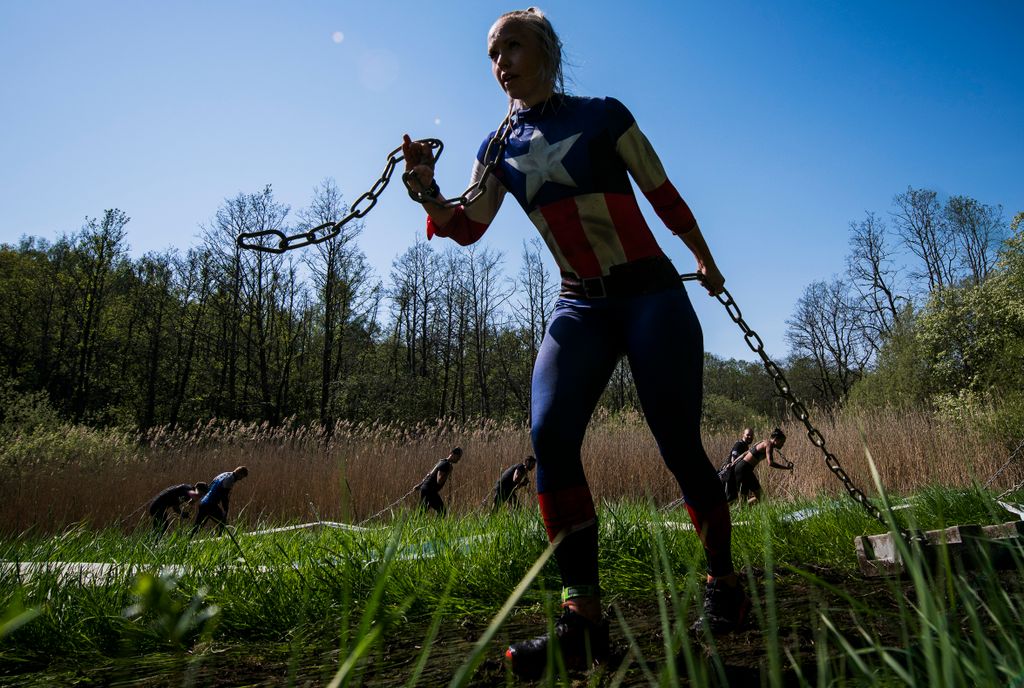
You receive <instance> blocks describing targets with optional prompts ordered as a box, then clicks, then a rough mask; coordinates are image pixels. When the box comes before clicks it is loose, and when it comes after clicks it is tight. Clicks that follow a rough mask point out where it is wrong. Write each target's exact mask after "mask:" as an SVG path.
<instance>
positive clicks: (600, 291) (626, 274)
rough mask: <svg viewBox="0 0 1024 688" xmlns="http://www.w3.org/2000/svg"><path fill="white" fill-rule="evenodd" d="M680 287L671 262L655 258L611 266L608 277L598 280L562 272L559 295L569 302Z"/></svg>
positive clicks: (676, 273) (598, 278)
mask: <svg viewBox="0 0 1024 688" xmlns="http://www.w3.org/2000/svg"><path fill="white" fill-rule="evenodd" d="M681 286H682V281H681V280H680V278H679V273H678V272H676V269H675V268H674V267H673V266H672V261H670V260H669V259H668V258H666V257H665V256H656V257H653V258H642V259H640V260H635V261H633V262H631V263H623V264H622V265H613V266H612V267H611V269H610V270H609V271H608V274H607V275H603V276H601V277H578V276H576V275H574V274H572V273H571V272H563V273H562V293H561V295H562V296H565V297H569V298H573V299H604V298H609V297H611V298H614V297H621V296H640V295H642V294H652V293H654V292H656V291H664V290H666V289H671V288H673V287H680V288H681Z"/></svg>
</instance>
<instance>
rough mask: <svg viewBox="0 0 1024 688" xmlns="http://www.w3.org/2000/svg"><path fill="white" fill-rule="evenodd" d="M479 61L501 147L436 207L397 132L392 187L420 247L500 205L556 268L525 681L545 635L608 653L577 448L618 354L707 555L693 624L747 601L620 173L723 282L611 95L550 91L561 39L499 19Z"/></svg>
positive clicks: (424, 166)
mask: <svg viewBox="0 0 1024 688" xmlns="http://www.w3.org/2000/svg"><path fill="white" fill-rule="evenodd" d="M487 54H488V57H489V58H490V62H491V71H492V73H493V75H494V78H495V79H496V80H497V82H498V84H499V85H500V87H501V89H502V91H503V92H504V94H505V95H506V96H507V98H508V102H509V106H510V110H511V117H512V120H511V126H510V128H509V129H508V130H507V133H508V136H507V140H506V141H505V146H504V148H502V147H501V146H498V145H494V146H491V145H489V144H490V142H491V140H492V137H493V134H492V135H488V136H486V137H485V138H484V139H483V142H482V144H481V146H480V148H479V149H478V153H477V157H476V160H475V162H474V165H473V172H472V176H471V185H475V187H476V188H477V189H478V190H479V194H478V195H477V196H475V197H474V201H473V203H472V204H471V205H464V204H456V205H443V204H444V203H445V201H444V197H443V195H442V194H441V190H440V188H439V187H438V185H437V181H436V179H435V178H434V164H435V159H434V155H433V151H432V148H431V146H430V144H429V143H426V142H419V141H413V140H412V139H411V138H410V137H409V136H408V135H405V137H404V139H403V145H402V153H403V159H404V161H405V166H406V169H405V175H404V178H405V179H406V180H407V181H408V183H409V184H410V187H411V188H412V190H413V191H415V192H417V193H418V194H420V198H417V199H416V200H419V201H421V202H422V203H423V208H424V210H425V211H426V213H427V215H428V216H429V217H428V218H427V236H428V238H429V237H433V236H441V237H448V238H451V239H452V240H454V241H456V242H458V243H459V244H462V245H469V244H472V243H473V242H475V241H477V240H478V239H480V237H481V236H482V235H483V234H484V232H485V231H486V230H487V228H488V226H489V225H490V224H491V222H492V221H493V220H494V218H495V216H496V215H497V213H498V210H499V208H500V206H501V203H502V201H503V200H504V198H505V197H506V196H510V197H511V198H513V199H515V201H516V202H517V203H518V204H519V206H520V207H521V208H522V209H523V210H524V212H525V213H526V214H527V216H528V217H529V218H530V219H531V220H532V221H533V222H534V224H535V226H536V227H537V229H538V231H539V232H540V233H541V235H542V236H543V238H544V240H545V242H546V244H547V245H548V247H549V248H550V249H551V252H552V254H553V257H554V259H555V262H556V263H557V264H558V267H559V268H560V270H561V274H562V291H561V294H560V297H559V299H558V301H557V303H556V305H555V309H554V312H553V313H552V315H551V318H550V321H549V326H548V330H547V332H546V333H545V335H544V339H543V342H542V344H541V346H540V350H539V351H538V354H537V360H536V363H535V365H534V371H533V382H532V389H531V419H532V423H531V439H532V441H533V454H534V456H536V457H537V499H538V502H539V504H540V511H541V516H542V518H543V520H544V525H545V528H546V530H547V535H548V538H549V540H550V541H551V542H557V543H558V545H557V547H556V549H555V554H554V556H555V559H556V560H557V563H558V568H559V571H560V573H561V578H562V601H563V613H562V616H561V618H560V619H559V620H558V622H557V623H556V624H555V627H554V632H553V634H552V635H542V636H539V637H537V638H534V639H532V640H526V641H523V642H517V643H512V645H511V646H510V647H509V648H508V650H507V651H506V653H505V656H506V659H507V660H508V662H509V663H510V664H511V669H512V671H513V672H514V673H516V674H517V675H518V676H520V677H522V678H533V677H535V676H538V675H539V674H540V673H542V672H543V670H544V667H545V666H546V665H547V660H548V654H549V645H550V644H551V643H552V642H554V643H555V644H556V645H557V650H556V649H554V648H552V651H557V652H559V653H560V654H561V657H562V660H563V661H564V662H565V664H566V666H567V667H569V668H585V667H586V666H587V665H589V663H590V661H591V660H593V659H599V658H601V657H605V656H607V653H608V647H609V637H608V627H609V624H608V620H607V617H606V616H605V614H604V610H603V605H602V603H601V597H602V590H601V586H600V580H599V575H598V525H597V512H596V509H595V506H594V499H593V497H592V495H591V491H590V487H589V485H588V483H587V478H586V474H585V472H584V469H583V462H582V456H581V450H582V446H583V439H584V434H585V433H586V429H587V425H588V423H589V421H590V418H591V416H592V414H593V412H594V408H595V407H596V405H597V403H598V401H599V399H600V397H601V394H602V393H603V391H604V389H605V387H606V386H607V384H608V381H609V379H610V378H611V375H612V373H613V372H614V370H615V366H616V364H617V363H618V361H619V360H620V359H621V358H622V357H623V356H625V357H627V358H628V360H629V365H630V369H631V371H632V374H633V380H634V382H635V384H636V389H637V394H638V396H639V397H640V401H641V406H642V408H643V412H644V416H645V418H646V420H647V423H648V425H649V426H650V428H651V431H652V433H653V434H654V437H655V439H656V441H657V444H658V448H659V450H660V452H661V455H662V458H663V459H664V461H665V464H666V466H667V467H668V469H669V470H670V471H671V473H672V475H673V476H674V477H675V479H676V482H677V483H678V485H679V488H680V491H681V492H682V495H683V498H684V500H685V502H686V507H687V510H688V512H689V514H690V518H691V519H692V521H693V524H694V527H695V530H696V532H697V535H698V537H699V538H700V542H701V544H702V545H703V546H704V551H705V554H706V557H707V563H708V576H707V586H706V588H705V595H704V607H703V613H702V614H701V617H700V619H699V620H698V622H697V629H698V630H700V631H701V632H703V630H705V629H706V630H708V631H710V632H711V633H725V632H729V631H731V630H733V629H735V628H737V627H738V626H740V625H741V624H742V623H743V621H744V619H745V617H746V612H747V610H748V609H749V607H750V603H749V601H748V599H747V596H746V594H745V593H744V592H743V589H742V588H741V586H740V585H739V581H738V576H737V574H736V571H735V569H734V568H733V563H732V544H731V543H732V540H731V538H732V526H731V521H730V515H729V504H728V503H727V502H726V500H725V494H724V493H723V491H722V487H721V483H720V482H719V480H718V474H717V471H716V469H715V466H714V465H713V464H712V463H711V460H710V459H709V458H708V455H707V452H706V451H705V449H704V446H703V442H702V440H701V434H700V417H701V405H702V395H703V363H704V345H703V334H702V332H701V327H700V323H699V321H698V320H697V316H696V313H695V312H694V310H693V306H692V304H691V303H690V299H689V296H688V295H687V293H686V290H685V289H684V288H683V284H682V282H681V280H680V278H679V272H678V271H677V270H676V268H675V267H674V266H673V265H672V263H671V261H670V260H669V259H668V257H667V256H666V254H665V253H664V251H662V249H661V247H660V246H659V244H658V242H657V240H656V239H655V236H654V233H653V232H652V231H651V229H650V228H649V227H648V225H647V222H646V220H645V219H644V216H643V213H642V212H641V210H640V205H639V203H638V202H637V199H636V195H635V193H634V191H633V186H632V183H631V181H630V178H632V181H633V182H635V183H636V186H637V187H638V188H639V189H640V191H641V192H642V193H643V194H644V196H645V197H646V199H647V200H648V201H649V202H650V204H651V205H652V206H653V207H654V210H655V212H656V213H657V214H658V217H659V218H660V219H661V221H662V222H663V223H664V224H665V226H666V227H667V228H668V229H669V231H670V232H672V233H673V234H674V235H676V236H678V237H679V239H680V240H681V241H682V242H683V243H684V244H685V245H686V247H687V248H688V249H689V251H690V252H691V253H692V255H693V258H694V260H695V261H696V272H697V274H698V276H699V279H700V281H701V283H702V285H703V286H704V288H705V289H707V291H708V293H709V294H711V295H712V296H713V295H716V294H720V293H722V291H723V290H724V285H725V278H724V277H723V276H722V273H721V272H720V271H719V269H718V267H717V265H716V263H715V260H714V257H713V256H712V254H711V250H710V249H709V248H708V245H707V243H706V242H705V240H704V236H703V234H702V233H701V229H700V228H699V227H698V225H697V220H696V219H695V218H694V215H693V213H692V212H691V211H690V208H689V206H688V205H687V204H686V202H685V201H684V200H683V198H682V196H681V195H680V194H679V192H678V191H677V190H676V188H675V186H674V185H673V184H672V182H671V181H670V180H669V178H668V176H667V175H666V173H665V168H664V167H663V166H662V163H661V160H660V159H659V157H658V154H657V153H656V152H655V150H654V147H653V146H652V145H651V143H650V142H649V141H648V139H647V138H646V136H645V135H644V134H643V132H642V131H641V130H640V128H639V126H638V124H637V122H636V120H635V119H634V117H633V114H632V113H631V112H630V111H629V109H627V107H626V106H625V105H624V104H623V103H621V102H620V101H618V100H616V99H614V98H590V97H582V96H574V95H569V94H567V93H565V89H564V83H563V82H564V80H563V77H562V44H561V40H560V39H559V37H558V34H557V33H556V32H555V30H554V28H553V27H552V25H551V22H550V21H549V20H548V18H547V17H546V16H545V15H544V13H543V12H542V11H540V10H539V9H537V8H534V7H531V8H529V9H526V10H516V11H513V12H507V13H505V14H503V15H501V16H500V17H498V20H497V21H496V22H495V23H494V24H493V25H492V26H491V28H490V30H489V31H488V34H487ZM453 95H454V94H453ZM411 104H412V105H415V103H414V102H413V103H411ZM485 173H486V174H489V176H488V177H487V178H486V183H485V184H484V185H483V186H482V188H481V187H480V186H479V184H478V182H480V181H481V180H482V179H483V178H484V175H485ZM470 188H474V186H471V187H470ZM430 199H433V201H436V202H432V201H431V200H430Z"/></svg>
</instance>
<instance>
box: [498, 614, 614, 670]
mask: <svg viewBox="0 0 1024 688" xmlns="http://www.w3.org/2000/svg"><path fill="white" fill-rule="evenodd" d="M555 641H556V643H557V646H556V647H557V649H558V650H559V651H560V652H561V653H562V660H563V661H564V662H565V667H566V668H567V669H575V670H580V669H587V668H589V667H590V665H591V664H593V662H594V661H595V660H599V659H603V658H604V657H606V656H607V655H608V619H605V618H602V619H601V622H600V623H594V622H593V621H591V620H590V619H587V618H586V617H584V616H580V615H579V614H577V613H576V612H574V611H572V610H571V609H569V608H568V607H566V608H565V610H564V611H563V612H562V616H561V618H559V619H558V621H556V622H555ZM550 642H551V637H550V635H548V634H545V635H542V636H539V637H537V638H534V639H532V640H525V641H523V642H521V643H513V644H512V645H511V646H510V647H509V648H508V650H506V651H505V659H506V660H508V662H509V664H510V665H511V667H512V672H513V673H514V674H515V675H516V676H518V677H520V678H523V679H526V680H530V681H535V680H537V679H539V678H540V677H541V675H542V674H543V673H544V667H546V666H547V663H548V643H550Z"/></svg>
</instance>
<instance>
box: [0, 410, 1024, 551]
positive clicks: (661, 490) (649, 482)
mask: <svg viewBox="0 0 1024 688" xmlns="http://www.w3.org/2000/svg"><path fill="white" fill-rule="evenodd" d="M813 420H814V422H815V424H816V426H817V427H818V428H819V430H820V431H821V433H822V435H823V436H824V437H825V440H826V443H827V445H826V446H827V447H828V448H829V449H830V450H831V451H832V452H833V453H834V454H835V455H836V456H837V457H838V459H839V461H840V462H841V464H842V465H843V467H844V469H845V470H846V471H847V473H848V474H849V475H850V477H851V479H852V480H853V482H854V483H855V484H856V485H857V486H858V487H860V488H861V489H862V490H863V491H864V492H865V493H867V494H868V495H869V496H870V495H873V494H874V492H875V490H874V488H873V485H872V483H871V480H870V474H869V471H868V467H867V460H866V458H865V451H864V448H865V443H866V446H867V448H868V449H869V450H870V452H871V454H872V456H873V458H874V460H875V462H876V464H877V466H878V469H879V471H880V473H881V477H882V481H883V485H885V486H886V488H887V489H888V490H889V491H891V492H893V493H896V494H899V493H909V492H912V491H914V490H916V489H919V488H921V487H923V486H926V485H934V484H941V485H945V486H966V485H969V484H970V483H971V482H972V481H981V482H984V481H986V480H988V479H989V477H991V476H992V475H994V474H995V473H996V471H998V469H999V468H1000V467H1002V466H1003V464H1004V463H1005V462H1006V459H1007V456H1006V451H1005V449H1004V448H1003V447H1001V446H1000V445H998V444H997V443H996V442H994V441H991V440H988V439H987V438H985V437H982V436H980V435H977V434H972V433H970V432H965V431H963V430H959V429H956V428H954V427H951V426H948V425H940V424H937V423H936V422H935V421H934V420H933V419H932V418H930V417H929V416H926V415H924V414H899V415H896V414H891V413H873V414H858V415H853V414H846V415H844V416H842V417H841V418H839V419H838V420H837V421H835V422H828V421H825V420H823V419H821V418H815V419H813ZM784 429H785V430H786V432H787V434H788V435H789V438H790V439H789V442H788V443H787V445H786V447H785V450H784V451H785V454H786V456H787V458H789V459H791V460H793V461H794V462H795V463H796V470H795V471H792V472H790V471H776V470H772V469H770V468H768V467H767V465H765V464H762V465H761V467H759V469H758V473H759V477H760V479H761V482H762V484H763V485H764V488H765V494H766V496H767V497H768V498H771V499H794V498H800V497H805V498H813V497H815V496H817V495H820V494H823V493H825V494H837V493H842V492H843V487H842V484H841V483H840V481H839V480H837V479H836V478H835V477H834V476H833V475H832V474H831V473H830V471H829V470H828V468H827V467H826V466H825V464H824V461H823V457H822V454H821V452H820V451H819V450H818V449H817V448H816V447H814V446H813V444H811V442H810V441H809V440H808V439H807V436H806V433H805V432H804V431H803V426H802V425H800V424H793V423H791V424H789V425H787V426H785V427H784ZM769 431H770V428H757V429H756V435H757V437H758V439H761V438H762V437H764V436H767V434H768V432H769ZM738 432H739V429H737V435H738ZM735 439H736V437H734V436H729V435H721V434H719V435H713V436H708V437H705V446H706V448H707V450H708V454H709V455H710V456H711V458H712V461H713V462H714V463H715V464H718V463H720V462H721V461H722V460H723V459H724V457H725V456H726V455H727V454H728V451H729V449H730V447H731V446H732V443H733V442H734V441H735ZM456 445H458V446H461V447H463V449H464V450H465V454H464V456H463V459H462V461H461V462H460V463H459V464H458V466H457V467H456V468H455V471H454V473H453V475H452V478H451V479H450V481H449V483H448V485H446V486H445V488H444V491H443V496H444V498H445V501H446V502H447V503H448V504H449V506H450V507H451V509H452V510H453V511H455V512H461V513H464V512H467V511H471V510H474V509H478V508H481V507H482V505H483V504H484V503H485V502H486V501H487V500H488V498H489V495H490V491H491V489H492V488H493V486H494V483H495V481H496V480H497V478H498V476H499V475H500V473H501V471H502V470H503V469H504V468H505V467H507V466H509V465H511V464H513V463H517V462H519V461H521V460H522V459H523V457H525V456H526V455H527V454H529V453H530V451H531V449H530V440H529V432H528V431H527V430H526V429H525V428H522V427H514V426H508V425H498V424H494V423H484V424H482V425H481V426H478V427H474V428H464V427H457V426H455V425H452V424H449V423H445V422H440V423H438V424H436V425H420V426H414V427H399V426H394V425H385V424H378V425H372V426H369V427H366V426H354V425H350V424H346V423H340V424H338V425H337V426H335V427H334V428H333V431H332V433H331V434H330V438H329V439H328V436H327V433H325V432H324V431H323V428H320V427H317V426H299V425H295V424H291V423H286V424H285V425H284V426H283V427H278V428H271V427H269V426H267V425H246V424H243V423H218V422H210V423H208V424H204V425H199V426H196V427H195V428H191V429H188V430H178V431H167V430H158V431H154V432H152V433H150V434H148V435H147V436H146V437H144V438H143V442H142V446H143V447H144V448H143V449H140V450H138V451H137V452H136V453H135V454H134V455H133V457H132V458H131V459H130V460H125V459H124V456H123V455H121V456H120V457H119V458H118V460H111V461H106V462H104V461H90V462H89V463H88V464H76V463H74V462H67V463H63V464H62V465H60V466H59V467H57V468H55V467H54V466H52V465H35V466H20V467H18V469H17V471H16V472H15V473H13V474H11V473H9V474H8V475H6V476H5V477H4V478H2V479H0V532H4V533H7V534H16V533H20V532H23V531H26V530H28V529H32V530H34V531H36V532H48V533H52V532H59V531H60V530H62V529H64V528H66V527H67V526H68V525H69V524H72V523H77V522H87V523H89V524H91V525H93V526H109V525H120V526H121V527H123V528H126V529H131V528H134V527H137V526H139V525H140V524H143V525H145V523H146V519H147V518H148V516H147V513H146V503H147V500H149V499H150V498H151V497H152V496H153V495H155V494H156V493H157V492H159V491H160V490H161V489H163V488H164V487H166V486H168V485H173V484H177V483H181V482H195V481H198V480H206V481H209V480H210V479H211V478H212V477H213V476H215V475H216V474H218V473H220V472H222V471H225V470H231V469H233V468H234V467H235V466H238V465H243V464H244V465H247V466H248V467H249V469H250V476H249V478H248V479H247V480H245V481H243V482H241V483H239V484H238V485H237V486H236V488H235V491H234V494H233V496H232V518H233V519H235V520H239V519H240V520H242V521H244V522H247V523H250V524H251V523H257V522H260V523H288V522H301V521H308V520H313V519H315V518H319V519H323V520H340V521H347V522H353V523H358V522H360V521H362V520H364V519H366V518H367V517H369V516H371V515H372V514H374V513H376V512H377V511H379V510H381V509H383V508H385V507H386V506H388V505H389V504H391V503H392V502H394V501H395V500H396V499H398V498H400V497H401V496H402V495H404V494H406V493H407V492H408V491H409V490H410V488H412V487H413V486H415V485H416V484H417V483H418V482H419V481H420V479H421V478H422V477H423V476H424V474H426V472H427V471H429V470H430V468H431V467H432V466H433V465H434V463H435V462H436V461H437V460H439V459H440V458H443V457H444V456H446V455H447V453H448V451H449V450H450V449H451V447H453V446H456ZM118 446H120V445H118ZM583 453H584V463H585V466H586V470H587V474H588V478H589V480H590V484H591V488H592V490H593V493H594V496H595V498H597V499H600V500H619V499H623V498H631V499H642V498H645V497H646V496H649V497H650V498H651V499H653V500H654V501H655V502H656V503H659V504H663V503H667V502H669V501H672V500H673V499H675V498H676V497H677V496H678V490H677V488H676V486H675V482H674V480H673V479H672V478H671V476H670V474H669V473H668V471H667V470H666V469H665V467H664V465H663V464H662V462H661V459H660V457H659V456H658V452H657V448H656V446H655V443H654V440H653V438H652V437H651V434H650V432H649V430H648V429H647V427H646V426H645V425H644V424H643V422H642V419H640V418H639V417H636V416H629V415H626V416H618V417H614V418H610V417H607V416H601V417H598V418H596V419H595V421H594V423H593V424H592V426H591V428H590V431H589V433H588V435H587V439H586V442H585V445H584V449H583ZM1022 477H1024V458H1020V459H1018V461H1016V462H1015V463H1014V464H1012V465H1011V466H1009V468H1007V470H1005V471H1004V472H1003V473H1002V474H1001V475H1000V476H999V480H998V481H997V482H996V483H995V484H994V485H993V487H994V488H996V489H1001V488H1003V487H1006V486H1009V485H1014V484H1016V483H1018V482H1020V481H1021V479H1022ZM520 501H521V502H523V503H524V504H526V505H527V506H528V507H535V496H534V494H533V492H523V491H521V494H520ZM415 504H416V495H415V494H413V495H411V496H409V497H408V499H406V500H405V501H404V502H402V503H401V504H400V505H399V506H398V507H397V508H412V507H414V506H415ZM385 516H386V514H385Z"/></svg>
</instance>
